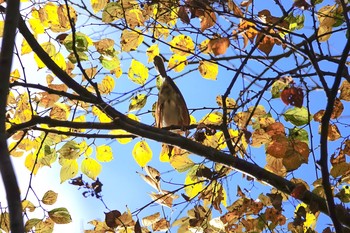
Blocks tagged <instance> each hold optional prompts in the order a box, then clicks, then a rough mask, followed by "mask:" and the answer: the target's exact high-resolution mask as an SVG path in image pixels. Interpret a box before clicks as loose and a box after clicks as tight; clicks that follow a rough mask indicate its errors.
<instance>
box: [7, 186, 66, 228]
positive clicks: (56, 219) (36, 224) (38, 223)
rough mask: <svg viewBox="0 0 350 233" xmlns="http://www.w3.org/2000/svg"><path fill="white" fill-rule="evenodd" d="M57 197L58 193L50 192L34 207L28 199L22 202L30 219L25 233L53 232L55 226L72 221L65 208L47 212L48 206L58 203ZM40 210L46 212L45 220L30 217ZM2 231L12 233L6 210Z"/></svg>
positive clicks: (24, 210)
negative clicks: (33, 232) (32, 232)
mask: <svg viewBox="0 0 350 233" xmlns="http://www.w3.org/2000/svg"><path fill="white" fill-rule="evenodd" d="M57 197H58V193H56V192H54V191H52V190H48V191H47V192H45V194H44V195H43V197H42V198H41V199H38V205H34V204H33V203H32V202H31V201H29V200H26V199H24V200H23V201H22V210H23V213H24V215H25V216H27V218H28V220H27V221H26V223H25V226H24V227H25V232H31V231H35V232H39V233H44V232H52V231H53V229H54V226H55V224H67V223H70V222H71V221H72V218H71V216H70V214H69V212H68V210H67V209H66V208H65V207H60V208H54V209H51V210H46V208H47V206H51V205H53V204H55V203H56V201H57ZM43 205H45V206H43ZM40 209H41V210H43V211H44V216H45V217H44V218H33V217H29V216H30V215H32V214H35V212H38V211H39V210H40ZM36 210H38V211H36ZM0 229H1V230H3V231H4V232H6V233H7V232H10V217H9V213H8V212H6V210H5V211H4V212H3V210H2V209H1V214H0Z"/></svg>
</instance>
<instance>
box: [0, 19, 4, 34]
mask: <svg viewBox="0 0 350 233" xmlns="http://www.w3.org/2000/svg"><path fill="white" fill-rule="evenodd" d="M3 33H4V21H2V20H0V37H2V34H3Z"/></svg>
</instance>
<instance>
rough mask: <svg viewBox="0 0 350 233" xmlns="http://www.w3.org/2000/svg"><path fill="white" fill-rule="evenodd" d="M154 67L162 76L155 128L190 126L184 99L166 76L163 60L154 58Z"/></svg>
mask: <svg viewBox="0 0 350 233" xmlns="http://www.w3.org/2000/svg"><path fill="white" fill-rule="evenodd" d="M153 63H154V66H155V67H156V69H157V70H158V72H159V74H160V75H161V76H162V78H163V79H164V80H163V83H162V86H161V87H160V90H159V93H158V102H157V106H156V113H155V116H156V127H158V128H163V127H169V126H179V127H181V128H182V127H184V126H188V125H189V124H190V115H189V114H188V109H187V106H186V102H185V100H184V97H183V96H182V94H181V92H180V90H179V88H178V87H177V86H176V85H175V83H174V81H173V80H172V79H171V78H170V77H169V76H168V75H167V74H166V71H165V67H164V61H163V58H162V57H160V56H155V57H154V60H153Z"/></svg>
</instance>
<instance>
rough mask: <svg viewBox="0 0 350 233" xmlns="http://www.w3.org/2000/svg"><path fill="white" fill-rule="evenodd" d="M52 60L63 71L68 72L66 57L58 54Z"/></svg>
mask: <svg viewBox="0 0 350 233" xmlns="http://www.w3.org/2000/svg"><path fill="white" fill-rule="evenodd" d="M52 60H53V61H54V62H55V63H56V64H57V65H58V66H59V67H60V68H61V69H62V70H66V68H67V65H66V61H65V59H64V56H63V55H62V53H56V54H55V55H54V56H53V57H52Z"/></svg>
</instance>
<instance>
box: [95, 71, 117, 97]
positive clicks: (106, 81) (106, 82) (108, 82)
mask: <svg viewBox="0 0 350 233" xmlns="http://www.w3.org/2000/svg"><path fill="white" fill-rule="evenodd" d="M114 86H115V82H114V78H112V77H111V76H109V75H106V76H105V77H104V78H103V79H102V82H101V83H99V84H98V90H99V91H100V92H101V94H110V93H111V92H112V91H113V89H114Z"/></svg>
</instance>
